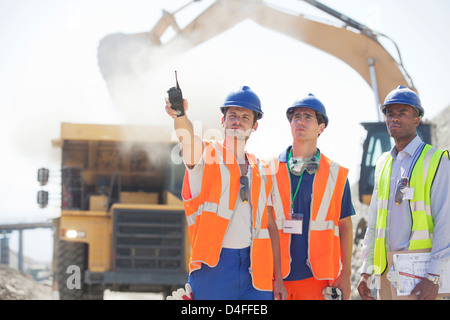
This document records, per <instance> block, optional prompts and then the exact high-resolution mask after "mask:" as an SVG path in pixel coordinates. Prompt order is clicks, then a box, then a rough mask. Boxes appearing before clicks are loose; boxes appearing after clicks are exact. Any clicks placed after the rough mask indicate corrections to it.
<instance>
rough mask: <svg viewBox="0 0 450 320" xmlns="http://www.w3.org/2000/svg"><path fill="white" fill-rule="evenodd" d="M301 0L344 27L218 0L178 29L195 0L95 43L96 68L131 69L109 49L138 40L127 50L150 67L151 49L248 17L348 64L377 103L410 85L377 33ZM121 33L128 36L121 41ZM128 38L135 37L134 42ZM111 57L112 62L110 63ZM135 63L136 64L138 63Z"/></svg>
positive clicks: (170, 53) (240, 0)
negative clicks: (170, 33)
mask: <svg viewBox="0 0 450 320" xmlns="http://www.w3.org/2000/svg"><path fill="white" fill-rule="evenodd" d="M304 1H305V2H307V3H309V4H310V5H313V6H314V7H316V8H318V9H320V10H322V11H324V12H326V13H328V14H330V15H332V16H334V17H335V18H338V19H340V20H341V21H342V22H343V23H344V25H343V26H342V27H337V26H335V25H332V24H327V23H324V22H319V21H316V20H313V19H311V18H307V17H305V16H303V15H298V14H292V13H288V12H285V11H281V10H278V9H276V8H274V7H272V6H270V5H268V4H266V3H265V2H264V1H262V0H218V1H215V2H214V3H213V4H212V5H211V6H209V7H208V8H207V9H206V10H204V11H203V12H202V13H201V14H200V15H198V16H197V17H196V18H195V19H193V20H192V21H191V22H190V23H189V24H187V25H186V26H185V27H184V28H181V27H180V26H179V25H178V23H177V21H176V18H175V16H176V14H177V13H179V12H180V11H182V10H183V9H184V8H186V7H187V6H189V5H192V4H194V3H195V2H199V1H192V2H190V3H188V4H187V5H185V6H183V7H182V8H181V9H179V10H177V11H175V12H174V13H169V12H166V11H164V12H163V15H162V17H161V18H160V19H159V20H158V22H157V23H156V24H155V25H154V27H153V28H152V29H151V30H150V31H149V32H144V33H137V34H132V35H127V36H124V35H122V34H116V35H110V36H107V37H106V38H104V39H103V40H102V41H101V42H100V46H99V57H98V58H99V65H100V69H101V71H102V73H103V76H104V78H105V80H106V81H107V82H108V80H109V78H110V77H111V76H112V75H114V74H117V73H118V72H120V71H121V70H122V71H123V70H124V69H125V70H130V69H133V66H130V67H128V68H127V67H125V68H123V67H121V66H122V65H127V64H128V63H130V61H132V59H123V60H122V61H118V60H117V59H119V57H121V55H117V56H116V57H114V53H115V52H117V51H120V50H121V48H119V47H121V46H122V47H124V46H126V45H128V46H131V45H133V44H134V45H136V44H137V43H140V44H141V50H134V49H130V50H128V52H129V53H130V54H132V53H133V52H134V53H135V54H136V52H139V53H141V54H142V56H141V57H140V59H142V60H146V59H149V61H148V63H146V65H148V66H150V67H151V64H152V61H150V59H151V57H152V56H153V55H154V54H156V53H159V54H157V56H158V57H164V59H169V58H171V57H174V56H176V55H177V54H178V53H179V52H183V51H181V50H179V46H180V45H182V46H183V48H184V49H185V50H188V49H190V48H192V47H195V46H197V45H199V44H201V43H203V42H205V41H207V40H209V39H211V38H213V37H215V36H216V35H218V34H220V33H221V32H223V31H226V30H228V29H230V28H231V27H233V26H235V25H236V24H238V23H240V22H242V21H244V20H246V19H250V20H252V21H254V22H256V23H257V24H259V25H261V26H263V27H265V28H268V29H271V30H274V31H277V32H280V33H282V34H284V35H287V36H289V37H291V38H293V39H296V40H299V41H301V42H304V43H306V44H308V45H311V46H313V47H315V48H317V49H319V50H322V51H325V52H327V53H329V54H331V55H333V56H335V57H337V58H339V59H341V60H342V61H344V62H345V63H347V64H348V65H349V66H351V67H352V68H353V69H354V70H356V71H357V72H358V73H359V74H360V75H361V77H362V78H363V79H364V80H365V81H366V82H367V84H368V85H369V86H370V87H371V88H372V89H373V91H374V95H375V100H376V104H377V106H378V104H379V101H383V100H384V97H385V96H386V95H387V94H388V93H389V92H390V91H391V90H392V89H393V88H395V87H397V86H398V85H405V86H409V87H411V88H413V89H414V86H413V84H412V81H411V79H410V77H409V76H408V74H407V73H406V71H405V69H404V67H403V65H402V63H401V60H400V61H396V60H395V59H394V58H393V57H392V56H391V54H390V53H389V52H388V51H387V50H386V49H385V48H384V47H383V46H382V44H381V43H380V42H379V41H378V35H377V33H375V32H374V31H372V30H370V29H369V28H368V27H366V26H364V25H363V24H361V23H358V22H356V21H355V20H352V19H350V18H349V17H346V16H345V15H343V14H341V13H339V12H337V11H335V10H333V9H331V8H329V7H327V6H325V5H323V4H321V3H319V2H318V1H315V0H304ZM170 27H171V28H172V29H173V30H174V31H175V33H176V35H175V36H174V37H173V38H172V39H171V40H170V41H168V42H166V43H163V41H162V40H161V38H162V37H163V35H164V33H165V32H166V31H167V30H168V29H169V28H170ZM125 37H126V38H127V39H124V38H125ZM132 39H135V41H133V40H132ZM116 40H117V41H116ZM133 42H134V43H133ZM144 44H145V45H144ZM145 47H146V49H147V54H145V53H144V54H143V53H142V48H145ZM175 48H178V49H175ZM111 49H115V50H111ZM122 57H123V56H122ZM114 58H115V61H111V60H114ZM128 58H129V57H128ZM157 62H161V61H157ZM139 65H140V66H141V64H139ZM144 65H145V64H144ZM111 69H116V70H111ZM143 71H144V70H142V69H141V70H134V72H141V73H142V72H143Z"/></svg>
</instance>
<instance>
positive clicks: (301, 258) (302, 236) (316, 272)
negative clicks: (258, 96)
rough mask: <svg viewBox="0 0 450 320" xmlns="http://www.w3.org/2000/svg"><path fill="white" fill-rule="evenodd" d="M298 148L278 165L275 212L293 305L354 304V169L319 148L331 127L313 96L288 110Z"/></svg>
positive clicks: (286, 152) (294, 146)
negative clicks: (326, 301) (335, 301)
mask: <svg viewBox="0 0 450 320" xmlns="http://www.w3.org/2000/svg"><path fill="white" fill-rule="evenodd" d="M286 116H287V118H288V120H289V123H290V126H291V133H292V138H293V142H292V145H291V146H289V147H288V148H287V149H286V150H284V151H283V152H282V153H281V154H280V155H279V157H278V158H277V159H274V164H273V167H272V168H273V169H274V172H275V173H274V175H273V181H274V182H273V192H272V196H271V198H270V200H269V205H272V206H273V210H274V213H275V216H276V222H277V226H278V228H279V234H280V250H281V267H282V275H283V278H284V284H285V286H286V289H287V292H288V299H290V300H324V299H348V298H349V297H350V291H351V290H350V275H351V257H352V238H353V231H352V221H351V216H352V215H354V213H355V212H354V208H353V204H352V201H351V194H350V187H349V182H348V179H347V174H348V169H346V168H344V167H342V166H340V165H339V164H338V163H336V162H334V161H332V160H330V159H329V158H328V157H326V156H325V155H324V154H323V153H321V152H320V150H319V149H318V148H317V140H318V137H319V135H320V134H322V133H323V132H324V130H325V128H326V127H327V125H328V116H327V113H326V110H325V107H324V105H323V104H322V102H321V101H320V100H319V99H317V98H316V97H315V96H314V95H313V94H309V95H308V96H306V97H304V98H301V99H298V100H296V101H294V103H293V104H292V105H291V106H290V107H289V108H288V109H287V110H286Z"/></svg>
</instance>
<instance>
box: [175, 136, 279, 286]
mask: <svg viewBox="0 0 450 320" xmlns="http://www.w3.org/2000/svg"><path fill="white" fill-rule="evenodd" d="M205 145H206V158H205V166H204V171H203V177H202V185H201V189H200V194H199V195H198V196H197V197H195V198H192V197H191V192H190V187H189V172H188V171H186V174H185V176H184V181H183V188H182V198H183V203H184V208H185V214H186V220H187V225H188V233H189V239H190V242H191V256H190V261H189V272H193V271H195V270H198V269H200V268H201V264H202V263H204V264H206V265H208V266H210V267H215V266H216V265H217V263H218V262H219V256H220V252H221V250H222V243H223V240H224V237H225V233H226V231H227V228H228V224H229V223H230V220H231V218H232V217H233V214H234V211H235V206H236V201H237V197H238V196H239V189H240V176H241V174H240V170H239V165H238V164H237V162H236V159H235V157H234V155H233V153H232V152H231V151H229V150H228V149H226V148H225V147H224V146H223V145H221V144H219V143H218V142H216V141H205ZM247 157H248V161H249V163H250V166H251V170H252V182H251V202H250V203H251V205H252V244H251V254H250V258H251V260H250V261H251V263H250V274H251V276H252V279H253V286H254V287H255V288H256V289H259V290H267V291H272V278H273V255H272V244H271V240H270V236H269V231H268V228H267V225H268V211H267V205H266V200H267V197H268V196H269V194H270V191H271V188H272V179H271V172H270V169H269V167H268V166H267V165H266V164H264V163H263V162H260V161H259V160H258V159H256V157H255V156H254V155H252V154H247Z"/></svg>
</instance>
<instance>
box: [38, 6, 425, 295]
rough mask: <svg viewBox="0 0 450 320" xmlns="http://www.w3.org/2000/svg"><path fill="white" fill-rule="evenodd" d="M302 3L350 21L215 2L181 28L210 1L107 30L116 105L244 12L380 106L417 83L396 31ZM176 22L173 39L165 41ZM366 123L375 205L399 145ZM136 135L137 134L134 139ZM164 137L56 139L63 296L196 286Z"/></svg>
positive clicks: (144, 132) (362, 182) (77, 127)
mask: <svg viewBox="0 0 450 320" xmlns="http://www.w3.org/2000/svg"><path fill="white" fill-rule="evenodd" d="M303 1H304V2H305V3H307V4H308V5H311V6H312V7H314V8H317V9H319V10H320V11H322V12H324V13H326V14H327V15H328V16H330V17H333V18H334V19H335V20H336V21H339V22H340V25H336V23H328V22H324V21H318V20H317V19H313V18H311V17H306V16H305V15H302V14H298V13H292V12H286V10H280V9H279V8H277V7H275V6H274V5H272V4H269V3H267V2H265V1H262V0H217V1H213V2H211V1H210V4H209V6H208V7H206V9H204V10H203V11H202V12H201V13H200V14H199V15H198V16H196V17H195V18H194V19H193V20H192V21H191V22H189V23H187V24H186V25H185V26H184V27H181V26H180V25H179V23H178V22H177V16H178V15H179V14H181V13H182V12H184V11H185V10H187V8H192V7H194V6H198V5H200V4H201V3H202V1H199V0H195V1H189V2H187V3H186V4H185V5H183V6H182V7H181V8H179V9H178V10H175V11H173V12H167V11H163V14H162V16H161V18H160V19H159V20H158V21H157V22H156V24H155V25H154V26H153V28H152V29H151V30H150V31H148V32H142V33H134V34H123V33H115V34H110V35H107V36H105V37H104V38H103V39H101V41H100V43H99V46H98V64H99V68H100V71H101V74H102V76H103V78H104V80H105V83H106V86H107V88H108V91H109V93H110V95H111V97H112V99H113V102H114V103H115V104H116V105H121V104H124V103H126V102H125V101H126V100H127V98H128V96H127V95H130V89H134V90H135V91H134V92H133V93H132V94H138V93H139V92H138V91H139V90H140V89H142V80H143V79H144V78H145V77H147V76H149V75H150V76H151V70H152V68H154V67H155V66H156V65H157V64H158V63H161V61H162V60H165V61H167V60H169V59H173V58H176V57H177V56H178V55H180V54H181V53H183V52H186V51H187V50H189V49H190V48H194V47H195V46H198V45H200V44H202V43H204V42H206V41H208V40H209V39H211V38H213V37H215V36H217V35H218V34H220V33H222V32H224V31H226V30H228V29H230V28H232V27H233V26H235V25H237V24H239V23H241V22H243V21H244V20H246V19H250V20H252V21H253V22H255V23H257V24H258V25H260V26H262V27H264V28H268V29H271V30H274V31H276V32H279V33H281V34H284V35H287V36H289V37H291V38H293V39H295V40H298V41H301V42H303V43H305V44H308V45H310V46H312V47H314V48H317V49H319V50H322V51H324V52H327V53H329V54H331V55H333V56H335V57H337V58H339V59H340V60H342V61H343V62H345V63H346V64H348V65H349V66H350V67H352V68H353V69H354V70H356V71H357V72H358V73H359V75H360V76H361V77H362V79H363V80H364V81H365V82H366V83H367V84H368V85H369V86H370V87H371V88H372V90H373V93H374V98H375V104H376V105H377V106H378V105H379V104H380V101H383V100H384V97H385V96H386V95H387V93H388V92H390V91H391V90H392V89H393V88H396V87H397V86H399V85H405V86H408V87H409V88H411V89H413V90H416V89H415V87H414V84H413V81H412V79H411V77H410V76H409V75H408V73H407V72H406V69H405V67H404V66H403V62H402V60H401V55H400V52H399V51H397V57H398V58H397V59H395V58H394V57H393V56H392V55H391V54H390V53H389V51H388V50H387V49H386V48H385V47H384V46H383V45H382V41H381V40H382V39H383V41H385V40H388V41H392V40H390V39H389V38H388V37H387V36H386V35H383V34H380V33H377V32H376V31H374V30H372V29H370V28H369V27H367V26H365V25H364V24H361V23H359V22H357V21H355V20H353V19H351V18H350V17H347V16H346V15H344V14H342V13H340V12H338V11H336V10H334V9H332V8H330V7H328V6H326V5H324V4H322V3H320V2H319V1H315V0H303ZM203 2H204V1H203ZM169 29H170V30H172V32H174V34H175V35H174V36H173V37H172V38H171V39H170V40H168V41H165V40H164V39H163V37H164V36H165V33H166V32H167V31H168V30H169ZM392 42H393V41H392ZM394 44H395V43H394ZM180 47H182V48H183V50H179V49H180ZM397 50H398V48H397ZM416 91H417V90H416ZM123 92H126V94H125V96H124V95H123ZM128 103H129V102H128ZM362 126H363V127H364V128H365V129H366V130H367V137H366V139H365V141H364V143H363V155H362V159H361V172H360V179H359V186H358V191H359V200H360V201H361V203H363V204H366V205H367V204H369V203H370V199H371V194H372V190H373V175H374V168H375V163H376V160H377V158H378V157H379V155H381V153H382V152H385V151H387V150H389V149H390V148H391V145H392V142H391V139H390V137H389V135H388V133H387V130H386V125H385V123H384V122H382V121H381V120H380V118H379V119H378V121H374V122H370V123H362ZM136 130H137V131H138V132H139V134H136V135H134V134H133V135H130V134H125V133H129V132H136ZM149 130H150V131H152V132H150V131H149ZM430 131H431V128H430V125H429V124H426V123H424V124H421V125H420V126H419V128H418V132H419V135H420V136H421V137H422V139H423V140H424V141H425V142H427V143H430V139H431V132H430ZM159 133H160V130H158V129H155V128H153V129H152V128H142V127H141V128H138V129H136V128H133V127H129V126H127V127H122V126H113V125H86V124H68V123H65V124H62V127H61V138H60V139H58V140H57V141H56V142H54V144H55V145H56V146H59V147H61V148H62V161H61V167H62V182H61V184H62V189H63V190H62V193H63V194H62V206H61V207H62V210H61V216H60V217H59V218H58V219H56V220H55V225H56V230H57V231H58V232H55V250H54V252H55V264H56V267H55V269H56V270H57V274H56V275H55V276H56V278H58V285H59V290H60V295H61V298H62V299H85V298H102V297H103V290H104V289H106V288H112V289H113V290H118V291H154V292H160V291H164V292H165V293H170V292H171V290H172V289H174V288H178V287H181V286H183V285H184V283H185V281H187V277H188V276H187V268H186V265H187V261H188V260H189V250H188V245H187V242H188V239H187V238H186V230H185V225H184V224H185V222H184V220H183V207H182V204H181V201H180V199H181V196H180V187H181V181H182V178H183V174H184V172H183V165H182V164H181V166H180V165H178V166H176V165H168V164H167V161H166V162H164V161H156V160H155V159H156V158H154V157H152V156H149V155H148V153H147V150H156V149H158V150H160V153H165V156H166V157H165V158H166V159H170V157H171V152H172V154H173V150H174V149H173V147H174V146H173V142H168V141H165V142H164V141H163V140H164V139H162V138H160V139H156V140H158V141H146V140H149V139H147V138H146V137H153V140H155V137H157V136H158V134H159ZM150 140H151V139H150ZM171 150H172V151H171ZM163 156H164V154H163ZM39 199H45V197H40V198H39ZM39 205H40V206H41V207H45V205H46V203H42V202H41V203H39ZM364 223H365V221H364V219H361V221H360V222H358V228H359V229H361V230H365V226H364ZM357 236H358V235H357ZM71 259H72V260H71ZM73 265H77V266H81V268H82V270H78V271H81V274H82V277H81V282H82V283H81V287H82V289H81V290H78V291H77V290H72V288H73V287H74V286H75V285H76V284H77V283H76V282H75V283H73V282H71V280H73V278H72V274H71V273H70V272H69V270H71V269H70V267H71V266H73ZM75 275H76V274H75V273H74V274H73V276H75ZM68 284H71V288H69V289H68Z"/></svg>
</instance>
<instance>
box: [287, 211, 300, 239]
mask: <svg viewBox="0 0 450 320" xmlns="http://www.w3.org/2000/svg"><path fill="white" fill-rule="evenodd" d="M283 233H290V234H302V233H303V214H301V213H294V214H292V215H291V219H290V220H284V221H283Z"/></svg>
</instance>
